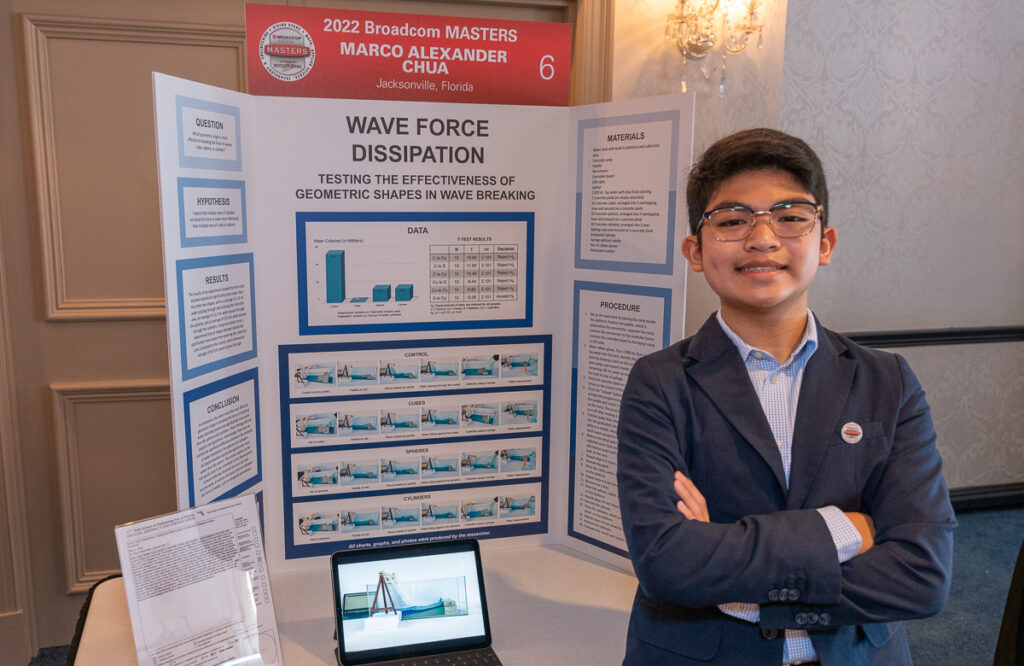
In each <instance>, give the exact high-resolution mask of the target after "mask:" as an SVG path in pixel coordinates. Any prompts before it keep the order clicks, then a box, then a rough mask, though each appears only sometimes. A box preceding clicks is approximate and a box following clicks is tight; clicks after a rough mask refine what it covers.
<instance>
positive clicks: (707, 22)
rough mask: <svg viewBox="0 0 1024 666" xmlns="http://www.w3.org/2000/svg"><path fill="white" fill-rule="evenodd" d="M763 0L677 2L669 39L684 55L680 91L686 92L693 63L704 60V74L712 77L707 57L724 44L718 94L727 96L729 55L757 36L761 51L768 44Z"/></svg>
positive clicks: (667, 28)
mask: <svg viewBox="0 0 1024 666" xmlns="http://www.w3.org/2000/svg"><path fill="white" fill-rule="evenodd" d="M763 4H764V2H763V0H677V1H676V8H675V11H674V12H673V13H671V14H669V15H668V19H667V20H666V21H665V37H666V38H668V39H670V40H672V41H673V42H674V43H675V45H676V47H677V48H678V49H679V52H680V53H681V54H682V55H683V71H682V76H681V78H680V80H679V91H680V92H686V68H687V66H688V64H689V62H690V61H691V60H700V61H702V62H701V73H702V74H703V75H704V78H705V79H709V78H711V67H710V66H709V64H708V60H707V56H709V55H712V54H713V52H714V50H715V46H716V44H717V43H719V40H720V43H721V53H722V66H721V70H720V75H719V81H718V94H720V95H724V94H725V56H726V54H736V53H740V52H741V51H743V49H745V48H747V44H748V43H749V41H750V38H751V37H752V36H753V35H755V34H756V35H757V48H761V47H762V45H763V43H764V35H763V32H764V23H763V21H762V20H761V18H760V17H759V16H758V9H760V8H761V6H762V5H763Z"/></svg>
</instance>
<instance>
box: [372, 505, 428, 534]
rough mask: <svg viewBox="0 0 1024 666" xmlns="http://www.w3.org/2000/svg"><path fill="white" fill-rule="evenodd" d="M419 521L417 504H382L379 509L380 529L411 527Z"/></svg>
mask: <svg viewBox="0 0 1024 666" xmlns="http://www.w3.org/2000/svg"><path fill="white" fill-rule="evenodd" d="M419 522H420V507H419V506H412V507H409V506H384V507H381V510H380V526H381V529H385V530H394V529H399V528H402V527H413V526H415V525H418V524H419Z"/></svg>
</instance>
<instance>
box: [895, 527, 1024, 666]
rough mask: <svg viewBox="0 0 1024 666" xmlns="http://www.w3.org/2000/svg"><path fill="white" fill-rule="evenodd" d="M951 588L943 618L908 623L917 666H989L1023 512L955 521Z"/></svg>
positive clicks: (1023, 534)
mask: <svg viewBox="0 0 1024 666" xmlns="http://www.w3.org/2000/svg"><path fill="white" fill-rule="evenodd" d="M957 520H958V521H959V522H960V527H959V528H957V531H956V537H955V538H954V540H953V582H952V586H951V589H950V592H949V601H948V602H947V603H946V607H945V608H943V609H942V612H941V613H939V614H938V615H936V616H935V617H933V618H929V619H927V620H915V621H912V622H907V623H906V629H907V635H908V637H909V639H910V649H911V652H912V654H913V655H914V662H915V663H916V664H919V665H920V666H947V665H949V666H953V665H954V664H955V665H957V666H959V665H960V664H991V663H992V657H993V655H994V654H995V649H996V639H997V638H998V637H999V625H1000V623H1001V622H1002V617H1003V606H1004V605H1005V604H1006V593H1007V591H1008V590H1009V588H1010V577H1011V575H1012V574H1013V565H1014V564H1015V563H1016V561H1017V553H1018V552H1019V551H1020V547H1021V541H1022V540H1024V509H995V510H990V511H975V512H971V513H962V514H960V515H958V516H957Z"/></svg>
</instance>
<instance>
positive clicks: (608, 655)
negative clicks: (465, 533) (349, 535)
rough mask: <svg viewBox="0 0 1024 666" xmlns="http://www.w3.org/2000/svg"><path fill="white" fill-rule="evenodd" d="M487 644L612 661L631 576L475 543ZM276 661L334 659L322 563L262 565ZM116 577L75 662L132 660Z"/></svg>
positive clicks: (98, 603)
mask: <svg viewBox="0 0 1024 666" xmlns="http://www.w3.org/2000/svg"><path fill="white" fill-rule="evenodd" d="M483 562H484V585H485V589H486V592H487V605H488V608H489V609H490V615H491V635H492V640H493V645H494V650H495V652H497V654H498V656H499V657H501V660H502V662H503V663H504V664H506V666H534V665H536V664H542V663H551V664H587V665H588V666H601V665H602V664H609V665H611V664H619V663H621V662H622V655H623V650H624V648H625V643H626V624H627V622H628V620H629V609H630V607H631V605H632V601H633V593H634V591H635V590H636V578H634V577H633V576H632V575H629V574H626V573H623V572H621V571H619V570H616V569H613V568H611V567H608V566H606V565H604V564H600V563H598V562H596V561H594V560H591V559H589V558H587V557H586V556H584V555H581V554H580V553H577V552H576V551H573V550H571V549H569V548H565V547H562V546H531V547H523V548H509V549H503V550H498V549H485V550H484V553H483ZM271 586H272V588H273V594H274V611H275V614H276V616H277V627H278V632H279V634H280V636H281V648H282V652H283V654H284V663H285V664H288V665H290V666H294V665H297V664H298V665H301V664H336V663H337V662H336V661H335V658H334V646H335V641H334V638H333V631H334V611H333V605H332V602H331V581H330V576H329V572H328V571H327V570H326V567H325V569H324V571H323V572H311V571H295V572H288V573H279V574H272V575H271ZM134 663H136V660H135V645H134V642H133V639H132V632H131V622H130V620H129V617H128V604H127V602H126V600H125V594H124V580H123V579H121V578H114V579H112V580H109V581H107V582H105V583H103V584H102V585H100V586H98V587H97V588H96V590H95V592H94V593H93V599H92V605H91V606H90V607H89V613H88V616H87V618H86V623H85V627H84V629H83V632H82V638H81V642H80V643H79V648H78V656H77V659H76V661H75V664H76V666H90V665H92V664H103V665H107V664H134Z"/></svg>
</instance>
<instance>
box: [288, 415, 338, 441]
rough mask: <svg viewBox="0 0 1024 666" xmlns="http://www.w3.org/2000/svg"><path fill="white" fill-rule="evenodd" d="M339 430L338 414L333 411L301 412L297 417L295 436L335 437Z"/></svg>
mask: <svg viewBox="0 0 1024 666" xmlns="http://www.w3.org/2000/svg"><path fill="white" fill-rule="evenodd" d="M337 431H338V415H337V414H335V413H333V412H332V413H328V412H322V413H316V414H301V415H299V416H297V417H295V436H296V437H298V438H300V439H307V438H311V437H333V436H334V435H335V434H336V433H337Z"/></svg>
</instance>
